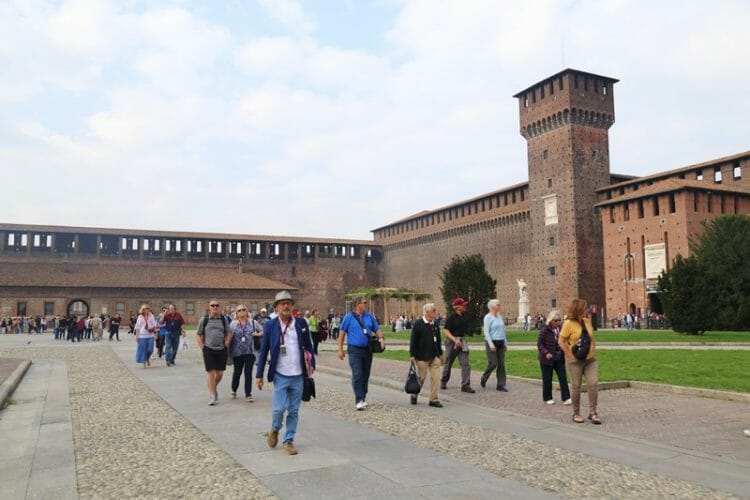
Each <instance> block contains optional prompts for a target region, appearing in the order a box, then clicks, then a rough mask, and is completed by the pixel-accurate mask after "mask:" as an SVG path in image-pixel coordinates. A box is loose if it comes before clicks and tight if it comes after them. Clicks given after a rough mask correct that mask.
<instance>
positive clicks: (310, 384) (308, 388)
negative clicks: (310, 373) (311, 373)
mask: <svg viewBox="0 0 750 500" xmlns="http://www.w3.org/2000/svg"><path fill="white" fill-rule="evenodd" d="M302 382H303V386H302V401H310V398H314V397H315V379H314V378H312V377H307V376H306V377H305V378H304V379H303V380H302Z"/></svg>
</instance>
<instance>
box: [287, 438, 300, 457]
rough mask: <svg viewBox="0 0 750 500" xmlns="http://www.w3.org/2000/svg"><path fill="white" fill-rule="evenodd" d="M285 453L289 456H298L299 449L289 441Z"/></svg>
mask: <svg viewBox="0 0 750 500" xmlns="http://www.w3.org/2000/svg"><path fill="white" fill-rule="evenodd" d="M284 451H285V452H286V454H287V455H296V454H297V453H299V452H298V451H297V448H295V447H294V444H292V442H291V441H289V442H288V443H284Z"/></svg>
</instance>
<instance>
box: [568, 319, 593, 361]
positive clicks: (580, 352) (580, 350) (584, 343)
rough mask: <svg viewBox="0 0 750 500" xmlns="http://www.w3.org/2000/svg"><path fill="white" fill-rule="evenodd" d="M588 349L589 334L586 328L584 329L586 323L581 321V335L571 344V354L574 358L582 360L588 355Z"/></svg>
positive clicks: (589, 346)
mask: <svg viewBox="0 0 750 500" xmlns="http://www.w3.org/2000/svg"><path fill="white" fill-rule="evenodd" d="M590 350H591V335H589V332H588V330H586V323H585V322H584V321H581V336H580V337H579V338H578V341H577V342H576V343H575V344H573V348H572V351H573V356H575V358H576V359H578V360H581V361H583V360H584V359H586V356H588V355H589V351H590Z"/></svg>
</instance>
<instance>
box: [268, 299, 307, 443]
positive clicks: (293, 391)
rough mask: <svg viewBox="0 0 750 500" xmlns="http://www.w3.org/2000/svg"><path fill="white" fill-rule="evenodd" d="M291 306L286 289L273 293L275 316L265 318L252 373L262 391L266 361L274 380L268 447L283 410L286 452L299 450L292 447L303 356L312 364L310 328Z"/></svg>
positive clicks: (304, 365)
mask: <svg viewBox="0 0 750 500" xmlns="http://www.w3.org/2000/svg"><path fill="white" fill-rule="evenodd" d="M293 305H294V300H293V299H292V295H291V294H290V293H289V292H287V291H281V292H279V293H277V294H276V300H275V301H274V303H273V307H274V309H275V311H276V313H277V317H276V318H274V319H272V320H270V321H268V322H267V323H266V326H265V327H264V329H263V341H262V342H261V346H260V351H259V353H258V369H257V370H256V374H255V384H256V385H257V386H258V390H261V391H262V390H263V372H264V370H265V366H266V360H268V381H269V382H273V399H272V406H273V410H272V413H271V430H270V431H269V432H268V437H267V440H266V442H267V443H268V446H269V448H276V445H277V444H278V442H279V431H281V427H282V425H283V424H284V413H286V432H285V433H284V440H283V443H284V451H285V452H286V453H287V454H288V455H296V454H297V453H298V450H297V448H295V447H294V438H295V436H296V435H297V423H298V421H299V409H300V406H301V405H302V390H303V386H304V381H303V380H304V374H305V371H306V370H307V363H306V358H308V357H309V364H310V366H311V367H313V368H314V367H315V354H314V353H313V345H312V338H311V337H310V329H309V327H308V326H307V322H306V321H305V320H304V318H295V317H294V315H293V314H292V306H293ZM269 355H270V358H269Z"/></svg>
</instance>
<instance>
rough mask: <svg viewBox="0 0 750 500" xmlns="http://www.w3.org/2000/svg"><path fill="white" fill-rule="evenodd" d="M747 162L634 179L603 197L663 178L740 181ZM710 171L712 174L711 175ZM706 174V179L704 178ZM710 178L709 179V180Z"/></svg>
mask: <svg viewBox="0 0 750 500" xmlns="http://www.w3.org/2000/svg"><path fill="white" fill-rule="evenodd" d="M747 163H748V159H747V158H746V159H742V160H734V161H732V162H728V163H724V164H719V165H713V166H710V167H698V168H694V169H687V170H682V171H679V172H676V173H672V174H670V175H668V176H664V177H659V178H651V179H647V180H644V181H635V182H632V183H630V184H628V185H627V186H620V187H617V188H613V189H608V190H606V191H605V192H604V198H605V199H607V200H611V199H612V197H613V196H616V195H620V196H622V195H624V194H626V193H628V192H633V191H637V190H638V189H640V188H641V187H644V186H651V185H653V184H654V182H658V181H662V180H665V179H670V178H671V179H675V178H676V179H683V180H696V181H703V182H709V183H710V182H711V181H713V184H723V183H724V182H726V181H728V179H731V180H732V181H733V182H738V183H742V169H743V167H744V166H746V164H747ZM711 173H713V175H712V176H711ZM706 174H708V177H709V178H708V179H707V178H706ZM709 179H710V180H709Z"/></svg>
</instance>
